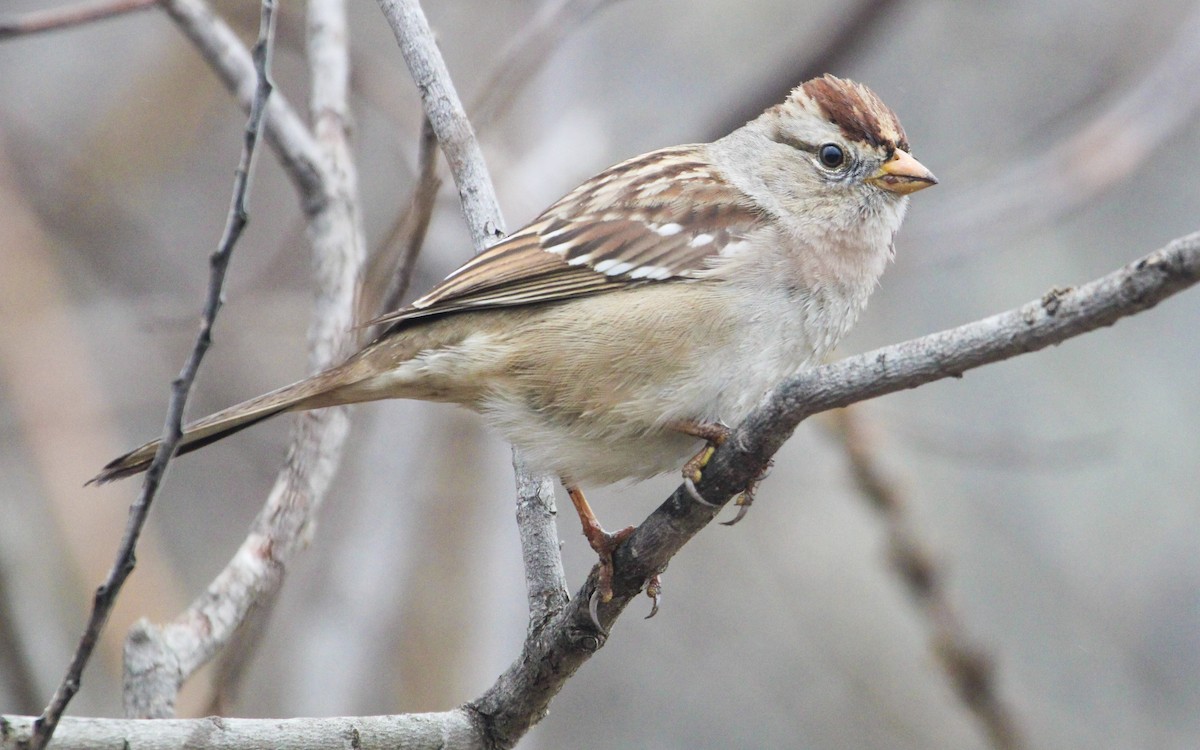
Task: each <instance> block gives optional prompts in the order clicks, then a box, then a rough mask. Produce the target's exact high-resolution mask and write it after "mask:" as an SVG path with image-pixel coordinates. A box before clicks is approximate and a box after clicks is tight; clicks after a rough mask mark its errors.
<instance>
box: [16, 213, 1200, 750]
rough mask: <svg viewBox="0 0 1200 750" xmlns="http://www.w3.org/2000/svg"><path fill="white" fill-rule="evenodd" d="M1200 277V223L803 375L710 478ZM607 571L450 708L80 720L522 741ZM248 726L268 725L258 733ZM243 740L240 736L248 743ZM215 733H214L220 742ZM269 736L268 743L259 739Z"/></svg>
mask: <svg viewBox="0 0 1200 750" xmlns="http://www.w3.org/2000/svg"><path fill="white" fill-rule="evenodd" d="M1198 281H1200V232H1197V233H1194V234H1191V235H1188V236H1186V237H1182V238H1180V239H1178V240H1175V241H1174V242H1172V243H1170V244H1169V245H1167V246H1166V247H1165V248H1162V249H1161V250H1157V251H1155V252H1153V253H1151V254H1150V255H1148V256H1146V257H1144V258H1142V259H1140V260H1138V261H1135V262H1134V263H1131V264H1129V265H1127V266H1125V267H1124V268H1121V269H1119V270H1117V271H1114V272H1112V273H1110V274H1108V275H1106V276H1104V277H1102V278H1100V279H1097V280H1095V281H1092V282H1090V283H1088V284H1085V285H1083V286H1081V287H1079V288H1077V289H1072V290H1061V289H1056V290H1054V291H1052V292H1051V293H1049V294H1047V295H1045V296H1044V297H1042V298H1041V299H1038V300H1034V301H1033V302H1030V303H1028V304H1026V305H1023V306H1021V307H1019V308H1016V309H1014V310H1010V311H1008V312H1004V313H1001V314H999V315H994V316H992V317H990V318H986V319H984V320H980V321H976V322H974V323H969V324H967V325H964V326H960V327H958V328H953V329H950V330H946V331H942V332H940V333H934V334H931V335H929V336H924V337H922V338H919V339H914V340H912V341H907V342H904V343H901V344H895V345H892V346H888V347H884V348H882V349H877V350H875V351H871V352H867V353H865V354H861V355H858V356H854V357H849V358H847V359H844V360H841V361H839V362H834V363H831V364H827V365H823V366H821V367H818V368H815V369H813V370H809V371H806V372H804V373H801V374H799V375H797V376H795V377H793V378H791V379H789V380H788V381H787V382H785V383H783V384H781V385H780V386H779V387H778V388H776V389H775V390H774V391H773V392H772V393H771V394H770V395H769V396H767V397H766V398H765V399H764V400H763V402H762V403H761V404H760V405H759V407H758V408H757V409H756V410H755V411H754V413H753V414H751V415H750V417H749V418H748V419H747V420H746V421H745V422H743V423H742V424H741V425H740V426H739V427H738V428H737V429H736V430H735V431H734V433H733V435H732V436H731V437H730V439H729V440H727V441H726V442H725V443H724V444H723V445H722V446H721V447H720V448H719V449H718V450H717V451H716V453H715V454H714V455H713V458H712V461H711V462H710V463H709V465H708V467H707V468H706V469H705V472H704V477H703V480H702V481H701V482H700V485H699V488H698V489H699V490H700V492H701V493H702V494H703V496H704V497H705V498H708V499H710V500H714V501H717V502H719V503H725V502H728V500H729V499H730V498H731V497H732V496H733V495H735V494H736V493H737V492H739V491H740V490H741V489H742V488H743V487H745V486H746V484H747V483H748V482H750V481H751V480H753V479H754V478H755V477H756V476H758V475H759V474H760V473H761V471H762V470H763V468H764V467H765V466H766V464H767V462H768V461H769V460H770V458H771V456H773V455H774V454H775V452H776V451H777V450H778V449H779V448H780V446H782V445H783V443H784V442H785V441H786V440H787V438H788V437H789V436H790V435H791V434H792V432H793V431H794V430H795V428H796V427H797V426H798V425H799V424H800V422H802V421H804V420H805V419H807V418H808V417H810V416H812V415H814V414H817V413H820V412H822V411H827V410H829V409H835V408H838V407H842V406H847V405H849V404H852V403H855V402H858V401H863V400H866V399H869V398H875V397H877V396H882V395H884V394H887V393H893V392H895V391H899V390H903V389H907V388H915V387H917V386H920V385H923V384H926V383H930V382H933V381H935V380H941V379H944V378H950V377H961V376H962V375H963V373H965V372H966V371H967V370H971V369H974V368H976V367H981V366H983V365H986V364H990V363H992V362H997V361H1000V360H1003V359H1008V358H1011V357H1015V356H1018V355H1020V354H1024V353H1028V352H1033V351H1037V350H1040V349H1044V348H1046V347H1048V346H1053V345H1054V344H1058V343H1062V342H1063V341H1065V340H1067V339H1069V338H1072V337H1074V336H1079V335H1082V334H1084V333H1087V332H1089V331H1093V330H1095V329H1097V328H1100V327H1103V326H1107V325H1112V324H1113V323H1115V322H1116V321H1117V320H1119V319H1121V318H1123V317H1126V316H1129V315H1134V314H1137V313H1139V312H1142V311H1144V310H1148V309H1149V308H1151V307H1154V306H1155V305H1156V304H1158V303H1159V302H1161V301H1163V300H1164V299H1166V298H1167V297H1170V296H1171V295H1173V294H1176V293H1178V292H1180V291H1182V290H1184V289H1187V288H1188V287H1191V286H1193V285H1194V284H1196V283H1197V282H1198ZM719 510H720V509H719V508H711V507H708V506H702V505H700V504H699V503H696V502H695V501H694V500H692V499H691V498H690V496H689V495H688V493H687V491H686V490H684V489H683V488H682V487H681V488H679V489H677V490H676V491H675V493H674V494H672V495H671V497H670V498H668V499H667V501H666V502H664V503H663V504H662V505H661V506H659V508H658V509H657V510H655V511H654V512H653V513H652V514H651V515H650V516H649V517H648V518H647V519H646V520H645V521H644V522H643V523H642V524H641V526H639V527H638V529H637V530H636V531H635V532H634V533H633V535H632V536H630V537H629V539H628V540H626V542H625V543H624V544H622V545H621V547H620V548H619V549H618V551H617V554H616V560H615V563H616V576H615V580H614V593H615V595H614V597H613V600H612V601H611V602H609V603H607V604H603V605H601V606H600V609H599V613H600V617H601V621H602V623H603V624H604V625H605V626H611V624H612V623H613V622H614V621H615V620H616V619H617V618H618V617H619V615H620V613H621V611H622V610H623V609H624V607H625V606H626V605H627V604H628V603H629V602H630V601H632V600H633V598H634V597H635V596H637V595H638V593H639V592H640V590H641V587H642V585H643V583H644V581H645V580H646V578H647V577H649V576H650V575H652V574H653V573H655V572H657V571H659V570H661V569H662V568H663V567H664V566H665V564H666V563H667V562H668V561H669V560H670V559H671V558H672V557H674V556H675V554H677V553H678V552H679V550H680V549H681V548H682V547H683V545H685V544H686V543H687V542H688V541H689V540H690V539H691V538H692V537H693V536H695V535H696V534H697V533H698V532H699V531H700V530H701V529H702V528H704V527H705V526H707V525H708V524H709V523H711V522H712V520H713V519H714V518H715V517H716V515H717V513H718V512H719ZM594 588H595V571H593V574H592V575H591V576H590V577H589V579H588V581H587V582H586V583H585V584H584V586H583V587H582V589H581V590H580V591H579V592H578V594H577V595H576V597H575V599H574V601H573V602H572V603H571V604H570V605H568V606H566V607H564V608H563V609H561V610H559V611H557V612H554V613H552V614H551V615H549V617H548V618H547V619H546V621H545V625H544V627H541V628H533V629H532V631H533V632H532V633H531V635H530V637H528V638H527V639H526V641H525V645H524V649H523V651H522V654H521V658H519V659H517V660H516V661H515V662H513V664H512V665H511V666H510V667H509V668H508V670H506V671H505V673H504V674H503V675H501V676H500V678H499V679H498V680H497V681H496V683H495V684H494V685H493V686H492V687H491V688H490V689H488V690H487V691H486V692H485V693H484V694H483V695H482V696H480V698H478V699H477V700H475V701H472V702H471V703H470V704H468V705H467V706H465V707H463V708H460V709H456V710H454V711H448V712H445V713H441V714H420V715H409V716H396V717H387V718H386V719H345V718H340V719H304V720H290V721H287V722H281V721H278V720H264V721H261V722H253V721H248V720H244V721H237V722H235V721H230V720H220V721H219V722H217V723H214V722H213V721H209V720H194V721H172V722H148V723H131V722H128V721H112V720H110V721H105V720H76V721H74V722H71V723H70V726H71V728H72V730H77V731H78V732H79V734H77V735H76V736H77V737H79V738H80V739H81V740H82V738H83V737H86V738H87V739H88V741H89V742H92V741H95V739H96V738H97V737H100V736H104V737H109V738H115V739H124V740H127V741H131V742H132V741H141V740H142V739H143V738H145V737H146V736H147V735H150V734H154V735H155V736H156V737H157V741H160V742H161V743H162V744H164V745H170V746H182V744H183V743H184V742H185V741H186V742H187V743H188V746H189V747H192V748H200V747H218V746H220V747H235V746H236V747H251V746H261V745H262V744H264V743H265V744H281V743H282V742H283V740H284V739H285V738H286V739H288V740H295V739H296V738H297V736H298V735H301V734H302V735H303V736H304V737H307V738H313V737H324V738H326V742H327V743H328V740H327V738H328V737H329V736H330V735H333V734H336V735H337V736H339V737H343V738H346V739H347V741H348V742H350V743H351V744H353V745H355V746H356V747H360V748H364V750H370V748H374V747H394V746H395V745H396V744H397V739H396V736H397V734H398V733H399V732H400V731H401V730H400V729H396V731H395V732H394V733H393V734H392V735H391V736H387V737H384V736H382V735H380V734H373V733H372V734H368V732H369V731H370V732H374V731H378V730H379V729H380V727H381V726H383V727H402V728H404V730H405V731H415V730H414V722H415V723H416V725H417V726H419V728H420V730H422V731H425V732H426V733H427V734H425V735H424V736H425V740H426V741H425V742H424V743H423V744H421V743H418V742H416V741H415V740H414V742H413V743H412V744H410V745H406V747H413V748H425V747H429V748H432V747H450V748H458V747H512V745H513V744H515V742H516V741H517V740H518V739H519V738H520V737H521V736H522V735H523V734H524V733H525V732H526V731H527V730H528V729H529V727H531V726H532V725H533V724H534V723H536V722H537V721H538V720H539V719H540V718H541V717H542V716H543V715H544V714H545V712H546V708H547V706H548V705H549V703H550V700H551V699H552V698H553V697H554V696H555V695H556V694H557V693H558V691H559V690H561V689H562V686H563V685H564V684H565V683H566V681H567V680H568V679H570V677H571V676H572V675H573V674H574V673H575V671H576V670H577V669H579V667H580V666H581V665H582V664H583V663H584V662H585V661H587V660H588V659H589V658H590V657H591V655H592V654H593V653H594V652H595V651H596V650H597V649H599V648H600V647H601V646H602V645H603V643H604V640H605V639H606V637H607V636H606V634H605V633H599V632H596V630H595V628H594V626H593V625H592V623H591V617H590V615H589V614H588V597H589V594H590V593H591V592H592V591H593V590H594ZM30 731H31V727H30V721H29V720H28V719H27V718H26V717H12V718H8V719H5V718H0V750H10V749H11V750H16V749H17V748H20V747H23V745H22V743H23V742H25V741H27V739H28V737H29V734H30ZM246 732H256V733H257V734H255V735H254V737H253V739H247V738H246V734H245V733H246ZM235 740H236V741H235ZM206 743H207V744H206ZM255 743H257V744H255Z"/></svg>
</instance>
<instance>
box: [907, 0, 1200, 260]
mask: <svg viewBox="0 0 1200 750" xmlns="http://www.w3.org/2000/svg"><path fill="white" fill-rule="evenodd" d="M1197 111H1200V6H1198V7H1196V8H1194V9H1193V10H1192V12H1191V14H1190V15H1189V16H1188V17H1187V18H1186V19H1184V20H1183V22H1182V23H1181V24H1179V29H1178V30H1177V31H1176V33H1175V37H1174V39H1173V40H1172V42H1171V43H1170V44H1169V45H1168V46H1167V47H1166V49H1165V50H1164V51H1163V53H1162V54H1161V55H1160V56H1159V57H1158V59H1156V60H1155V61H1154V63H1153V64H1152V65H1151V66H1150V67H1149V69H1147V70H1146V72H1145V74H1144V75H1142V77H1141V78H1139V79H1138V80H1137V82H1136V83H1135V84H1134V85H1132V86H1130V87H1128V88H1127V89H1125V90H1124V91H1121V92H1120V93H1119V94H1117V95H1116V96H1114V97H1113V98H1112V100H1111V101H1110V102H1109V103H1108V105H1107V106H1106V107H1104V109H1103V110H1102V111H1100V112H1099V113H1098V114H1096V115H1095V116H1094V117H1093V118H1092V119H1091V120H1090V121H1088V122H1086V123H1083V124H1081V125H1076V126H1075V127H1073V128H1071V134H1070V136H1069V137H1068V138H1065V139H1064V140H1062V141H1060V142H1059V143H1056V144H1054V145H1053V146H1052V147H1050V148H1045V149H1038V150H1037V151H1036V152H1035V153H1036V155H1035V156H1034V157H1033V158H1030V159H1022V160H1015V161H1014V160H1009V162H1007V163H1004V164H1001V165H998V168H996V169H982V168H981V167H980V166H979V165H977V164H976V165H972V166H970V168H969V169H970V172H971V174H972V175H980V174H984V175H987V174H989V173H991V174H995V175H996V176H995V177H993V178H990V179H985V180H974V179H972V180H964V181H963V182H964V183H965V184H966V185H967V187H966V189H964V190H960V191H956V192H952V193H949V194H946V195H943V196H936V197H935V198H934V204H932V205H931V206H926V209H927V210H926V212H925V213H924V215H925V216H936V217H938V219H937V220H936V222H934V221H930V222H928V223H926V224H924V225H923V226H921V225H918V226H915V227H913V228H910V229H909V230H908V232H907V235H908V239H907V241H908V242H909V243H912V244H914V245H930V244H935V245H941V246H942V247H943V250H941V251H940V252H926V253H923V255H922V260H921V262H922V263H926V264H932V263H943V262H945V260H946V258H948V257H951V256H959V255H963V254H964V253H965V250H964V248H965V247H967V246H968V245H970V244H971V243H963V242H961V241H958V239H957V238H958V237H959V236H961V235H962V234H963V233H967V232H969V233H970V234H971V236H972V237H980V238H984V239H986V240H987V241H988V242H989V243H990V244H992V245H997V246H998V245H1004V244H1005V243H1007V242H1009V240H1010V239H1011V238H1012V237H1014V236H1019V235H1020V234H1021V233H1023V232H1028V231H1030V230H1031V229H1033V228H1036V227H1041V226H1048V225H1050V224H1052V223H1053V222H1054V221H1055V220H1057V219H1059V218H1060V217H1062V216H1065V215H1068V214H1070V212H1072V211H1074V210H1077V209H1078V208H1080V207H1082V206H1085V205H1087V204H1088V203H1089V202H1090V201H1093V200H1095V199H1096V198H1097V197H1098V196H1100V195H1102V194H1103V193H1104V192H1105V191H1107V190H1109V189H1111V188H1112V187H1113V186H1115V185H1119V184H1123V182H1125V181H1126V180H1127V178H1128V177H1129V175H1130V174H1131V173H1132V172H1134V171H1135V170H1138V169H1143V168H1146V167H1147V166H1148V165H1152V164H1153V163H1154V155H1155V154H1156V153H1157V152H1158V151H1159V150H1160V147H1161V146H1162V144H1163V143H1164V142H1165V141H1166V140H1167V139H1168V138H1171V137H1173V136H1174V135H1175V134H1176V133H1178V132H1179V131H1180V130H1181V129H1183V128H1190V127H1192V126H1193V125H1194V124H1195V122H1196V114H1197ZM1031 137H1034V138H1037V139H1039V142H1040V139H1042V138H1043V137H1044V136H1043V131H1042V130H1039V131H1037V132H1036V133H1032V134H1031ZM1019 150H1020V149H1015V151H1019ZM1013 151H1014V150H1013V149H1009V150H1006V154H1008V153H1012V152H1013ZM939 172H940V170H939ZM952 237H953V238H955V239H954V241H953V242H946V241H945V240H947V239H949V238H952ZM975 249H976V251H977V250H978V248H977V247H976V248H975Z"/></svg>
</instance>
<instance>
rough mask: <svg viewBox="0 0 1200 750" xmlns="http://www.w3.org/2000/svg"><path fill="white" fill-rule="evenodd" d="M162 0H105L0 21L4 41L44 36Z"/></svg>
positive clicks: (0, 19) (146, 6)
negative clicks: (44, 33)
mask: <svg viewBox="0 0 1200 750" xmlns="http://www.w3.org/2000/svg"><path fill="white" fill-rule="evenodd" d="M158 2H159V0H105V1H103V2H97V3H87V4H81V5H74V6H71V7H67V8H55V9H54V10H42V11H34V12H32V13H26V14H25V15H23V16H17V17H16V18H0V41H4V40H5V39H10V38H12V37H15V36H27V35H29V34H40V33H42V32H44V31H57V30H58V29H65V28H70V27H71V26H82V25H83V24H85V23H91V22H93V21H102V20H104V19H105V18H111V17H112V16H119V15H121V14H123V13H132V12H133V11H136V10H145V9H147V8H149V7H151V6H153V5H157V4H158Z"/></svg>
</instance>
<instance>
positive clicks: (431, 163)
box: [359, 117, 442, 320]
mask: <svg viewBox="0 0 1200 750" xmlns="http://www.w3.org/2000/svg"><path fill="white" fill-rule="evenodd" d="M418 149H419V150H418V153H417V165H418V176H417V186H416V187H415V188H413V192H412V196H411V197H410V198H409V202H408V206H406V207H405V209H404V210H403V211H401V212H400V215H399V216H397V217H396V221H395V222H394V223H393V224H392V228H391V230H390V231H389V232H388V235H387V238H386V239H384V241H383V249H382V250H380V251H379V252H377V253H376V254H375V255H374V257H372V259H371V264H370V268H369V269H368V270H367V274H366V277H365V283H364V288H363V295H362V300H363V301H362V310H361V313H360V315H359V317H360V318H361V319H362V320H370V319H371V318H374V317H375V316H377V315H382V314H383V313H385V312H389V311H391V310H395V309H397V308H399V307H400V303H401V302H402V301H403V299H404V295H405V294H406V293H407V292H408V287H409V285H410V284H411V283H412V279H413V274H414V273H415V272H416V268H417V256H418V255H419V254H420V252H421V246H422V245H424V244H425V234H426V231H427V230H428V229H429V221H430V219H431V218H432V217H433V208H434V205H435V204H436V202H437V194H438V190H439V189H440V188H441V186H442V178H441V177H439V176H438V168H437V165H438V162H437V153H438V142H437V136H436V135H435V134H434V132H433V126H432V125H430V124H429V118H428V117H424V118H422V121H421V140H420V145H419V146H418Z"/></svg>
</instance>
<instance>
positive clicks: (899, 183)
mask: <svg viewBox="0 0 1200 750" xmlns="http://www.w3.org/2000/svg"><path fill="white" fill-rule="evenodd" d="M867 182H869V183H871V184H872V185H875V186H876V187H878V188H880V189H882V190H889V191H891V192H893V193H898V194H899V195H908V194H909V193H915V192H917V191H918V190H924V189H925V188H927V187H929V186H930V185H936V184H937V178H936V177H934V176H933V172H930V171H929V170H928V169H926V168H925V165H924V164H922V163H921V162H919V161H917V160H916V159H914V158H912V156H911V155H910V154H909V153H908V152H907V151H904V150H902V149H896V153H894V154H892V158H890V159H888V160H887V161H886V162H885V163H884V165H883V166H882V167H880V168H879V171H878V172H876V173H875V174H873V175H871V176H870V177H868V178H867Z"/></svg>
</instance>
